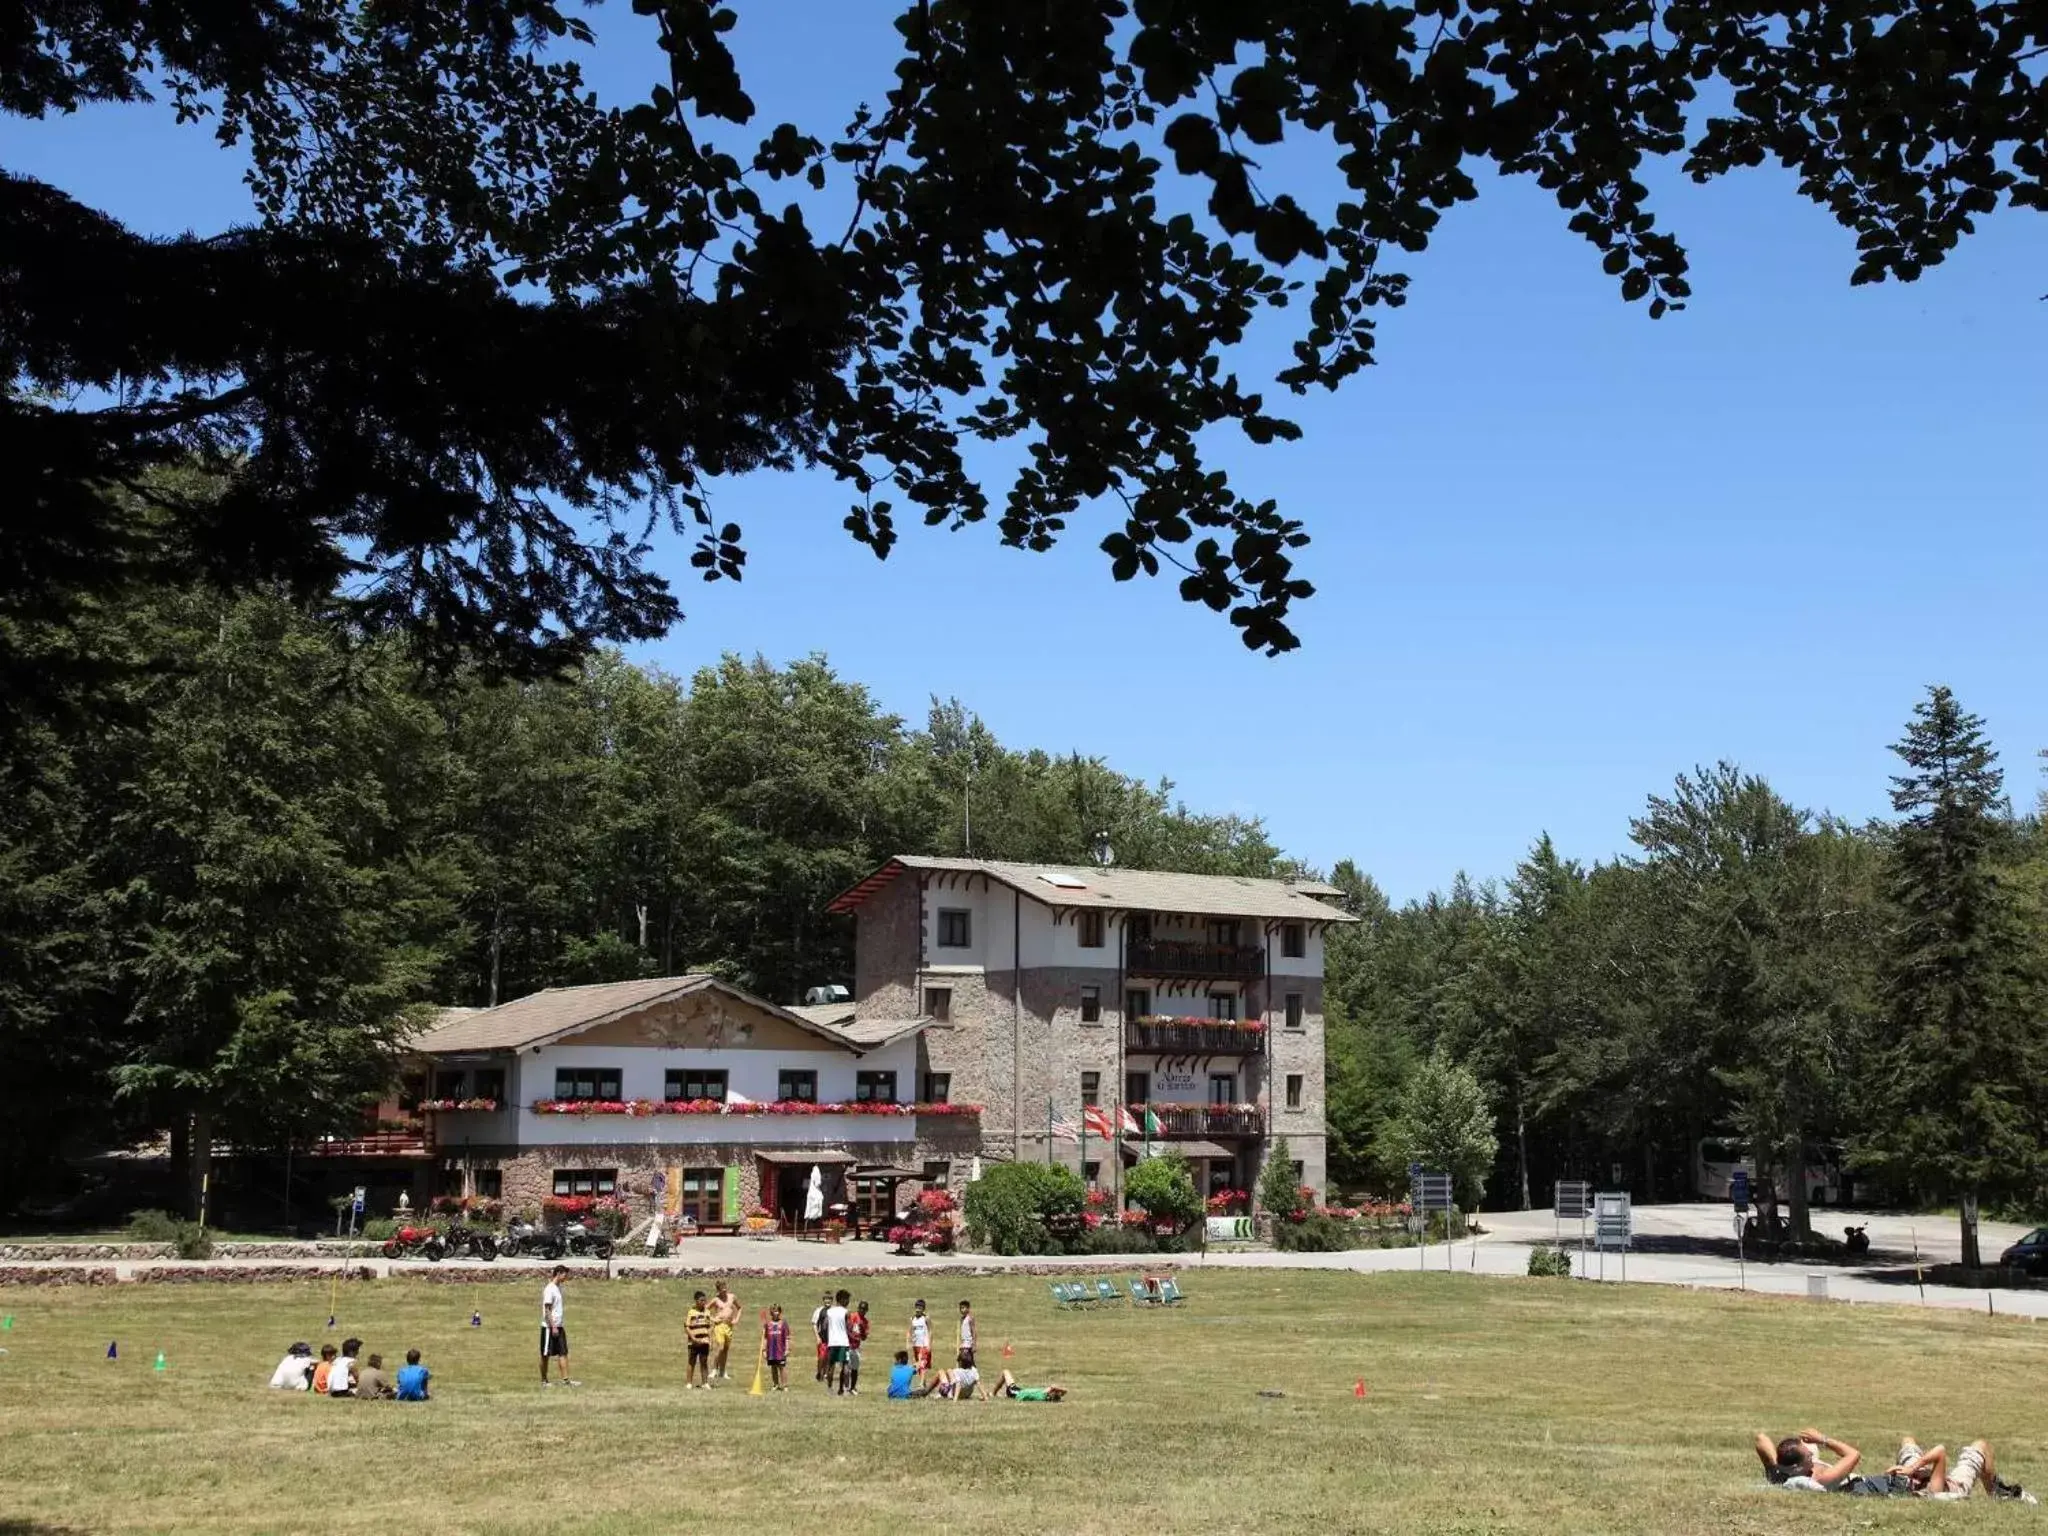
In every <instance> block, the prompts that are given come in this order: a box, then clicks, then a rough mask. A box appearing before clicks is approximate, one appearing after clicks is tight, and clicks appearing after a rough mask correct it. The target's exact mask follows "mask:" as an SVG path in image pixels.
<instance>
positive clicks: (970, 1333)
mask: <svg viewBox="0 0 2048 1536" xmlns="http://www.w3.org/2000/svg"><path fill="white" fill-rule="evenodd" d="M960 1347H961V1348H962V1349H972V1348H974V1314H973V1313H972V1312H969V1313H968V1314H967V1315H966V1316H965V1317H963V1318H961V1319H960Z"/></svg>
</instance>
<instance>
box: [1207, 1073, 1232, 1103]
mask: <svg viewBox="0 0 2048 1536" xmlns="http://www.w3.org/2000/svg"><path fill="white" fill-rule="evenodd" d="M1209 1102H1210V1103H1211V1104H1235V1103H1236V1102H1237V1074H1236V1073H1235V1072H1211V1073H1210V1074H1209Z"/></svg>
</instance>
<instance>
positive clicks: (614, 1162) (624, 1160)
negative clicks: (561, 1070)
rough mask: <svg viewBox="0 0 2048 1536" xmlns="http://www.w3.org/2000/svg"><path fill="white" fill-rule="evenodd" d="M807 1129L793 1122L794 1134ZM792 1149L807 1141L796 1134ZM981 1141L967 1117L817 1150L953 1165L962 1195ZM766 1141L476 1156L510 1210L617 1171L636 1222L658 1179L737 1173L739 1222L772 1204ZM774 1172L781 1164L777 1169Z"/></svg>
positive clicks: (828, 1172)
mask: <svg viewBox="0 0 2048 1536" xmlns="http://www.w3.org/2000/svg"><path fill="white" fill-rule="evenodd" d="M802 1124H803V1121H802V1120H801V1119H797V1120H795V1121H793V1124H792V1130H793V1131H794V1130H796V1129H797V1128H798V1127H800V1126H801V1125H802ZM788 1145H790V1146H801V1145H803V1143H802V1141H801V1140H800V1139H799V1138H798V1137H796V1136H794V1135H793V1136H792V1138H791V1141H790V1143H789V1144H788ZM980 1149H981V1140H980V1135H979V1132H978V1130H977V1128H976V1125H975V1121H974V1119H973V1117H971V1116H966V1115H958V1116H953V1115H943V1116H941V1115H935V1116H920V1117H919V1123H918V1138H917V1140H916V1141H915V1142H910V1143H905V1142H900V1141H890V1142H858V1141H848V1142H833V1143H823V1142H821V1143H819V1145H818V1148H817V1150H818V1151H819V1152H821V1153H826V1154H833V1153H836V1154H842V1155H844V1156H848V1157H851V1158H853V1159H854V1162H855V1163H858V1164H862V1165H871V1166H877V1167H906V1168H913V1169H918V1170H922V1169H924V1168H925V1167H927V1166H928V1165H930V1164H932V1163H938V1162H944V1163H947V1164H948V1165H949V1175H948V1181H947V1182H948V1184H949V1186H950V1187H951V1189H952V1190H953V1192H954V1193H955V1194H957V1193H958V1192H959V1191H960V1189H961V1188H962V1187H963V1186H964V1185H965V1183H966V1179H967V1168H968V1161H969V1159H971V1158H973V1157H975V1156H976V1155H978V1154H979V1152H980ZM761 1150H762V1149H761V1147H760V1145H759V1144H758V1143H748V1142H717V1141H705V1142H688V1143H681V1144H678V1143H674V1142H668V1143H663V1144H660V1145H656V1146H649V1145H647V1144H646V1143H645V1142H605V1143H597V1144H583V1145H574V1146H532V1147H520V1148H516V1149H515V1148H503V1149H498V1151H497V1153H496V1154H495V1155H489V1156H483V1157H475V1158H472V1160H471V1162H472V1166H473V1167H475V1168H490V1167H495V1168H496V1169H497V1170H498V1173H499V1177H500V1179H501V1181H502V1194H501V1198H502V1199H503V1200H504V1202H505V1209H506V1210H507V1211H510V1212H514V1213H518V1212H537V1211H539V1210H540V1208H541V1203H542V1202H543V1201H544V1200H546V1199H547V1198H548V1197H549V1196H550V1195H552V1194H553V1193H554V1179H555V1174H556V1173H557V1172H558V1171H560V1170H564V1169H606V1168H608V1169H612V1170H614V1171H615V1172H616V1173H617V1175H618V1186H617V1190H616V1193H617V1194H618V1196H619V1198H620V1199H622V1200H623V1201H625V1202H626V1205H627V1207H628V1208H629V1209H630V1210H631V1211H632V1212H633V1215H634V1217H635V1219H638V1218H639V1217H642V1216H647V1215H650V1214H652V1213H653V1211H654V1210H655V1203H656V1194H655V1188H654V1177H655V1175H656V1174H657V1173H660V1172H662V1171H663V1170H665V1169H670V1168H676V1169H681V1168H720V1169H723V1168H729V1167H737V1168H738V1169H739V1171H740V1176H739V1198H740V1209H739V1210H738V1211H728V1212H726V1220H728V1221H736V1220H738V1219H739V1218H740V1217H741V1216H743V1215H745V1214H746V1212H748V1211H750V1210H753V1209H755V1208H756V1207H758V1206H763V1205H772V1204H773V1202H772V1201H770V1200H767V1199H764V1198H763V1191H762V1177H763V1173H764V1166H763V1163H762V1159H761V1156H760V1154H761ZM769 1166H774V1165H769ZM820 1166H821V1168H822V1170H823V1173H824V1176H825V1188H826V1200H827V1202H828V1203H830V1202H832V1201H836V1200H838V1199H839V1198H841V1196H840V1193H839V1190H840V1182H839V1181H840V1179H841V1177H842V1175H843V1173H844V1172H845V1170H846V1168H847V1165H846V1164H821V1165H820ZM924 1187H925V1185H924V1181H923V1180H922V1179H909V1180H905V1181H904V1183H903V1184H902V1186H901V1191H902V1195H903V1198H905V1199H910V1198H914V1197H915V1196H916V1195H917V1194H918V1192H919V1191H920V1190H922V1189H923V1188H924Z"/></svg>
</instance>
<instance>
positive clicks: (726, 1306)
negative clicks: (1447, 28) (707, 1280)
mask: <svg viewBox="0 0 2048 1536" xmlns="http://www.w3.org/2000/svg"><path fill="white" fill-rule="evenodd" d="M739 1321H740V1299H739V1297H737V1296H735V1295H733V1293H732V1292H731V1291H729V1290H727V1289H726V1285H725V1282H724V1281H723V1280H721V1281H719V1282H718V1294H717V1295H716V1296H714V1297H713V1298H712V1299H711V1377H712V1380H714V1381H731V1380H732V1372H730V1371H729V1370H727V1369H726V1362H727V1360H728V1359H729V1358H730V1357H731V1355H732V1331H733V1329H734V1328H736V1327H738V1326H739Z"/></svg>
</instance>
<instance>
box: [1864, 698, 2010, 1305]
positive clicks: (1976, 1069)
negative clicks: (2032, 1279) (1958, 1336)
mask: <svg viewBox="0 0 2048 1536" xmlns="http://www.w3.org/2000/svg"><path fill="white" fill-rule="evenodd" d="M1983 725H1984V722H1983V721H1982V720H1981V719H1980V718H1979V717H1977V716H1976V715H1972V714H1969V713H1967V712H1966V711H1964V709H1963V708H1962V706H1961V705H1960V704H1959V703H1957V701H1956V697H1955V695H1954V694H1952V693H1951V692H1949V690H1948V689H1947V688H1944V687H1935V688H1932V689H1930V690H1929V691H1928V695H1927V697H1926V699H1924V700H1923V701H1922V702H1921V703H1920V704H1918V705H1916V706H1915V708H1914V710H1913V719H1912V723H1911V724H1910V725H1909V726H1908V727H1907V730H1906V735H1905V737H1904V739H1903V740H1901V741H1900V742H1899V743H1898V744H1897V745H1896V746H1894V747H1893V749H1892V750H1893V751H1894V752H1896V753H1897V754H1898V756H1899V758H1900V760H1901V761H1902V762H1904V764H1905V765H1906V768H1907V770H1908V771H1907V772H1906V773H1903V774H1900V775H1898V776H1896V777H1894V778H1893V780H1892V806H1893V809H1895V810H1897V811H1898V812H1899V813H1900V814H1901V815H1902V816H1903V817H1904V818H1905V819H1904V821H1903V822H1901V823H1900V825H1899V827H1898V830H1897V835H1896V837H1895V839H1894V843H1893V849H1892V861H1891V888H1892V898H1893V901H1894V903H1895V905H1896V907H1897V914H1898V921H1897V925H1896V928H1895V929H1894V932H1893V936H1892V943H1891V955H1890V962H1891V963H1890V967H1889V973H1890V974H1889V981H1890V987H1889V993H1888V1001H1889V1019H1888V1021H1887V1022H1888V1028H1889V1036H1890V1039H1889V1044H1890V1048H1891V1049H1890V1072H1889V1074H1888V1080H1889V1081H1890V1082H1892V1083H1893V1084H1895V1085H1896V1088H1897V1095H1896V1099H1895V1102H1894V1106H1893V1107H1894V1111H1895V1113H1894V1114H1893V1115H1892V1116H1891V1117H1890V1119H1889V1122H1888V1124H1887V1126H1886V1129H1885V1130H1884V1132H1883V1133H1882V1134H1881V1136H1880V1137H1879V1138H1878V1146H1879V1147H1880V1149H1881V1150H1882V1151H1883V1152H1884V1153H1885V1154H1887V1161H1889V1163H1890V1164H1891V1166H1892V1167H1893V1168H1894V1169H1895V1170H1897V1171H1898V1172H1900V1173H1901V1174H1903V1175H1904V1176H1905V1177H1906V1178H1907V1179H1909V1180H1910V1181H1911V1183H1912V1184H1913V1185H1914V1186H1915V1187H1917V1188H1918V1189H1920V1190H1921V1191H1924V1192H1926V1193H1929V1194H1933V1195H1937V1196H1941V1197H1946V1198H1953V1199H1954V1200H1956V1201H1957V1203H1958V1204H1959V1206H1960V1207H1961V1211H1962V1239H1963V1263H1964V1265H1965V1267H1968V1268H1975V1267H1977V1265H1978V1262H1979V1254H1978V1247H1977V1215H1978V1208H1979V1205H1980V1202H1981V1201H1982V1200H1983V1199H1984V1197H1985V1196H1987V1195H1990V1196H1994V1197H1996V1196H1999V1195H2005V1194H2017V1193H2020V1192H2022V1191H2025V1190H2027V1189H2029V1188H2031V1187H2032V1183H2033V1178H2034V1174H2035V1170H2036V1166H2037V1164H2038V1161H2039V1158H2040V1148H2039V1146H2038V1145H2037V1144H2036V1143H2035V1142H2034V1140H2033V1138H2032V1137H2031V1136H2030V1135H2029V1110H2028V1097H2029V1093H2030V1091H2031V1090H2033V1089H2034V1088H2036V1087H2037V1085H2038V1081H2039V1078H2038V1069H2039V1065H2040V1056H2041V1049H2040V1040H2039V1030H2038V1027H2037V1026H2034V1025H2033V1024H2031V1023H2030V1022H2029V1012H2028V1004H2029V1001H2030V998H2029V993H2030V991H2031V987H2030V985H2029V982H2030V978H2029V976H2028V974H2027V972H2028V963H2027V961H2028V955H2027V945H2026V939H2025V935H2024V934H2023V932H2022V931H2021V927H2020V924H2019V922H2018V914H2017V909H2016V907H2015V904H2014V901H2013V898H2012V894H2011V893H2010V892H2009V891H2008V890H2007V889H2006V888H2005V886H2004V884H2003V882H2002V881H2001V879H2000V874H1999V869H1998V863H1999V854H2000V851H2001V845H2002V844H2003V843H2004V841H2005V840H2006V839H2007V838H2009V837H2010V835H2011V828H2010V825H2009V821H2008V818H2007V814H2006V811H2005V802H2004V797H2003V792H2004V774H2003V772H2002V770H2000V768H1999V767H1998V755H1997V753H1996V752H1995V751H1994V750H1993V749H1992V747H1991V744H1990V742H1989V741H1988V740H1987V739H1986V737H1985V734H1984V729H1983Z"/></svg>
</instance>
